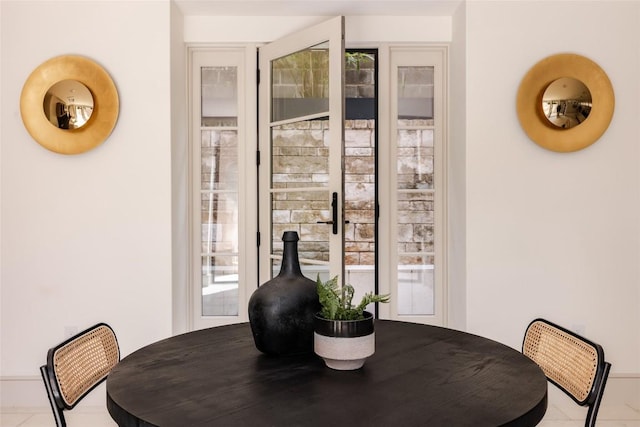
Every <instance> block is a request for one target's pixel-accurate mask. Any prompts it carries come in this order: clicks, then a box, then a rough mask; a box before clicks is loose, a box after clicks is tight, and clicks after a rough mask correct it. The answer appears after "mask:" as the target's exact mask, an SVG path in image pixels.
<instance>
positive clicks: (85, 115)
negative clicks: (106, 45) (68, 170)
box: [20, 55, 120, 154]
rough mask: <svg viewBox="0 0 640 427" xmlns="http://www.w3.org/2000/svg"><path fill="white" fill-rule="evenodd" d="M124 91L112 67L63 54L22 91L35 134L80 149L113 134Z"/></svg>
mask: <svg viewBox="0 0 640 427" xmlns="http://www.w3.org/2000/svg"><path fill="white" fill-rule="evenodd" d="M119 105H120V104H119V100H118V91H117V90H116V86H115V84H114V83H113V80H111V77H110V76H109V74H107V72H106V71H105V70H104V69H103V68H102V67H101V66H100V65H98V64H96V63H95V62H93V61H91V60H90V59H87V58H84V57H81V56H74V55H63V56H58V57H55V58H52V59H50V60H48V61H46V62H44V63H43V64H41V65H40V66H39V67H38V68H36V69H35V70H34V71H33V72H32V73H31V75H29V77H28V78H27V81H26V82H25V84H24V86H23V88H22V94H21V96H20V114H21V116H22V121H23V123H24V125H25V127H26V128H27V131H28V132H29V134H30V135H31V136H32V137H33V139H35V140H36V141H37V142H38V143H39V144H40V145H42V146H43V147H45V148H47V149H49V150H51V151H54V152H56V153H62V154H79V153H83V152H85V151H88V150H90V149H92V148H94V147H96V146H98V145H100V144H101V143H102V142H104V140H105V139H106V138H107V137H108V136H109V135H110V134H111V131H112V130H113V128H114V127H115V125H116V121H117V119H118V111H119Z"/></svg>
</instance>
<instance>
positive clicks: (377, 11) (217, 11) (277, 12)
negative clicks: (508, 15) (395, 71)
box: [174, 0, 463, 16]
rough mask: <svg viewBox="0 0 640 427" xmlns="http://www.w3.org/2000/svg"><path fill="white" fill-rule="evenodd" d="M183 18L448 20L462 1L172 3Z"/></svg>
mask: <svg viewBox="0 0 640 427" xmlns="http://www.w3.org/2000/svg"><path fill="white" fill-rule="evenodd" d="M174 1H175V3H176V4H177V5H178V7H179V8H180V10H181V11H182V13H183V14H184V15H185V16H216V15H217V16H220V15H222V16H316V15H318V16H337V15H345V16H358V15H385V16H409V15H425V16H451V15H453V13H454V11H455V10H456V9H457V7H458V6H459V5H460V4H461V3H462V1H463V0H339V1H338V0H174Z"/></svg>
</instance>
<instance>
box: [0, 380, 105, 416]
mask: <svg viewBox="0 0 640 427" xmlns="http://www.w3.org/2000/svg"><path fill="white" fill-rule="evenodd" d="M105 402H106V388H105V383H102V384H100V385H99V386H98V387H96V389H95V390H93V391H92V392H91V393H89V394H88V395H87V397H85V398H84V399H83V400H82V402H80V403H79V404H78V407H80V406H85V407H92V406H105V404H106V403H105ZM0 407H1V408H3V409H4V408H48V407H49V400H48V399H47V391H46V390H45V388H44V383H43V382H42V378H41V377H36V376H33V377H32V376H23V377H0Z"/></svg>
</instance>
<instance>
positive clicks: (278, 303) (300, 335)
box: [249, 231, 320, 355]
mask: <svg viewBox="0 0 640 427" xmlns="http://www.w3.org/2000/svg"><path fill="white" fill-rule="evenodd" d="M298 240H299V239H298V233H297V232H295V231H285V232H284V234H283V235H282V241H283V242H284V252H283V256H282V266H281V267H280V273H279V274H278V275H277V276H276V277H274V278H273V279H271V280H269V281H267V282H265V283H264V284H263V285H262V286H260V287H259V288H258V289H256V290H255V292H254V293H253V294H252V295H251V298H250V299H249V323H250V324H251V332H252V334H253V339H254V341H255V344H256V347H257V348H258V350H260V351H261V352H263V353H266V354H270V355H288V354H300V353H313V328H314V316H315V314H316V313H317V312H318V311H320V301H319V299H318V292H317V290H316V283H315V282H314V281H313V280H311V279H308V278H306V277H305V276H303V275H302V271H301V270H300V261H299V260H298Z"/></svg>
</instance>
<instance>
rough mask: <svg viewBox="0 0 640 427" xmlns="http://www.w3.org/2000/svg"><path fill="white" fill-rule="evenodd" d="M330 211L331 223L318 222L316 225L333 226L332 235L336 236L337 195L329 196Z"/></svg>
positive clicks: (335, 193)
mask: <svg viewBox="0 0 640 427" xmlns="http://www.w3.org/2000/svg"><path fill="white" fill-rule="evenodd" d="M331 211H332V216H333V219H332V220H331V221H318V224H331V225H333V230H332V231H333V234H338V193H337V192H335V191H334V192H333V194H332V195H331Z"/></svg>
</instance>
